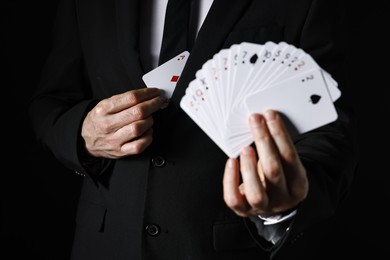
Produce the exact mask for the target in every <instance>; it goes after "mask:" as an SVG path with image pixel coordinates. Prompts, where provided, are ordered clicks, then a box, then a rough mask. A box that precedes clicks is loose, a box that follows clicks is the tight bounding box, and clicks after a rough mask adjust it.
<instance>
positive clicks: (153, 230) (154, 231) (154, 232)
mask: <svg viewBox="0 0 390 260" xmlns="http://www.w3.org/2000/svg"><path fill="white" fill-rule="evenodd" d="M145 229H146V233H147V234H148V235H149V236H151V237H156V236H158V235H159V234H160V227H159V226H158V225H156V224H149V225H147V226H146V228H145Z"/></svg>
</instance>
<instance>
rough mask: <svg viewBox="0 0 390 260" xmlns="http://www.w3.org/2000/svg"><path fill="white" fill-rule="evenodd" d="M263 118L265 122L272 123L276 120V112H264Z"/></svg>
mask: <svg viewBox="0 0 390 260" xmlns="http://www.w3.org/2000/svg"><path fill="white" fill-rule="evenodd" d="M264 116H265V119H267V121H272V120H275V119H276V112H275V111H273V110H267V111H265V113H264Z"/></svg>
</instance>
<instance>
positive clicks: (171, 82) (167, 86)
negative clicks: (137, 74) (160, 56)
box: [142, 51, 190, 100]
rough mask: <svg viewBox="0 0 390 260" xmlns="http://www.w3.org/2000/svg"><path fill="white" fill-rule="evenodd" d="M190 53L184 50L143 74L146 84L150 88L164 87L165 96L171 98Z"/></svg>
mask: <svg viewBox="0 0 390 260" xmlns="http://www.w3.org/2000/svg"><path fill="white" fill-rule="evenodd" d="M189 55H190V54H189V52H188V51H184V52H182V53H180V54H179V55H177V56H176V57H174V58H172V59H170V60H169V61H167V62H165V63H163V64H161V65H160V66H158V67H157V68H155V69H153V70H151V71H149V72H148V73H146V74H145V75H143V77H142V79H143V81H144V82H145V84H146V86H147V87H148V88H151V87H154V88H159V89H162V90H163V91H164V92H165V97H166V98H167V99H168V100H169V99H170V98H171V97H172V94H173V91H174V90H175V87H176V84H177V82H178V81H179V79H180V76H181V73H182V71H183V69H184V66H185V64H186V62H187V60H188V57H189Z"/></svg>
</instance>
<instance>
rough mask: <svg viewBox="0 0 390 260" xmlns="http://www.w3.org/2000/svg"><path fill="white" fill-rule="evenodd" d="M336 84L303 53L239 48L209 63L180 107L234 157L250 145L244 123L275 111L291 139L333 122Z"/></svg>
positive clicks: (270, 46)
mask: <svg viewBox="0 0 390 260" xmlns="http://www.w3.org/2000/svg"><path fill="white" fill-rule="evenodd" d="M340 95H341V92H340V90H339V89H338V88H337V82H336V81H335V80H334V79H333V78H332V77H331V75H330V74H329V73H327V72H326V71H324V70H323V69H322V68H320V67H319V66H318V64H317V63H316V62H315V61H314V59H313V58H312V57H311V56H310V55H309V54H307V53H306V52H304V51H303V50H302V49H299V48H296V47H294V46H293V45H290V44H287V43H285V42H280V43H278V44H277V43H274V42H266V43H265V44H263V45H261V44H254V43H249V42H243V43H241V44H235V45H232V46H231V47H230V48H229V49H223V50H221V51H220V52H219V53H217V54H215V55H214V57H213V58H212V59H210V60H208V61H207V62H206V63H205V64H204V65H203V66H202V68H201V69H200V70H198V71H197V73H196V77H195V79H194V80H193V81H191V82H190V84H189V86H188V87H187V89H186V92H185V95H184V96H183V98H182V100H181V102H180V106H181V108H182V109H183V110H184V111H185V112H186V113H187V114H188V115H189V116H190V117H191V118H192V120H194V122H195V123H197V124H198V125H199V127H200V128H201V129H202V130H203V131H204V132H205V133H206V134H207V135H208V136H209V137H210V138H211V139H212V140H213V141H214V142H215V143H216V144H217V145H218V146H219V147H220V148H221V149H222V150H223V152H224V153H226V154H227V155H228V156H229V157H233V158H235V157H237V156H238V155H239V153H240V151H241V149H242V148H244V147H245V146H247V145H250V144H251V143H252V142H253V137H252V134H251V132H250V129H249V124H248V118H249V115H250V114H252V113H263V112H265V111H266V110H267V109H273V110H276V111H278V112H279V113H281V115H282V116H283V117H284V119H285V123H286V126H287V127H288V130H289V131H290V133H291V134H297V133H304V132H307V131H310V130H313V129H315V128H317V127H320V126H322V125H325V124H328V123H330V122H333V121H334V120H336V119H337V112H336V109H335V107H334V104H333V102H334V101H335V100H336V99H338V98H339V97H340Z"/></svg>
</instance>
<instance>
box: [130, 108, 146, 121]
mask: <svg viewBox="0 0 390 260" xmlns="http://www.w3.org/2000/svg"><path fill="white" fill-rule="evenodd" d="M144 113H145V112H144V109H143V108H142V107H141V106H134V107H131V108H130V115H131V117H132V118H133V119H135V120H139V119H142V118H143V116H144Z"/></svg>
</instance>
